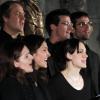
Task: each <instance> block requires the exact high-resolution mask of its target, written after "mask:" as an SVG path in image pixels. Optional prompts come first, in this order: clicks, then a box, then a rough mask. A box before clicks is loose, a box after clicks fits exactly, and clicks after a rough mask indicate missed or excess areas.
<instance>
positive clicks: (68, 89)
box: [48, 73, 91, 100]
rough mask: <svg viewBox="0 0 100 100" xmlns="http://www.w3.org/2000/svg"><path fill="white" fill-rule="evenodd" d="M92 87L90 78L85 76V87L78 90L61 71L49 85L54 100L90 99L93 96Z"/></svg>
mask: <svg viewBox="0 0 100 100" xmlns="http://www.w3.org/2000/svg"><path fill="white" fill-rule="evenodd" d="M90 87H91V86H90V80H89V79H88V78H86V77H84V87H83V89H82V90H76V89H74V88H73V87H72V86H71V85H70V84H69V83H68V82H67V80H66V79H65V78H64V77H63V75H62V74H61V73H59V74H57V75H56V76H54V77H53V78H52V79H51V81H50V83H49V85H48V88H49V91H50V94H51V96H52V98H53V100H89V99H90V98H91V93H90V91H91V88H90Z"/></svg>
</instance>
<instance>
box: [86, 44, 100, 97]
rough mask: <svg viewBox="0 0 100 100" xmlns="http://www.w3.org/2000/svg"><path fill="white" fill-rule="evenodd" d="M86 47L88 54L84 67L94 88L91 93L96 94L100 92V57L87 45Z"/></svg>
mask: <svg viewBox="0 0 100 100" xmlns="http://www.w3.org/2000/svg"><path fill="white" fill-rule="evenodd" d="M86 49H87V54H88V58H87V68H86V69H87V73H88V74H89V75H90V77H91V80H92V88H93V89H94V92H93V94H94V96H96V95H98V94H99V93H100V88H99V85H100V78H99V77H100V73H99V70H100V58H99V55H98V54H96V53H95V52H94V51H92V50H91V49H90V48H89V47H88V46H87V45H86Z"/></svg>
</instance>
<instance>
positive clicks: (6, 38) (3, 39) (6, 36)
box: [0, 29, 21, 46]
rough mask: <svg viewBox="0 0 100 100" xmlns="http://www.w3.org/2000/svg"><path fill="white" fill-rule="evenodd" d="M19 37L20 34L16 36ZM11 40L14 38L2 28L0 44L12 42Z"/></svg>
mask: <svg viewBox="0 0 100 100" xmlns="http://www.w3.org/2000/svg"><path fill="white" fill-rule="evenodd" d="M20 37H21V36H20V35H18V36H17V38H20ZM13 40H14V39H13V38H12V37H11V36H10V35H9V34H8V33H7V32H5V31H3V29H1V30H0V46H2V45H3V44H5V43H7V42H12V41H13Z"/></svg>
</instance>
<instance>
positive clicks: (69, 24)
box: [61, 22, 73, 26]
mask: <svg viewBox="0 0 100 100" xmlns="http://www.w3.org/2000/svg"><path fill="white" fill-rule="evenodd" d="M61 24H63V25H66V26H73V24H72V23H68V22H63V23H61Z"/></svg>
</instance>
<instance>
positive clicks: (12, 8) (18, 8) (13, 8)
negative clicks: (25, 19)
mask: <svg viewBox="0 0 100 100" xmlns="http://www.w3.org/2000/svg"><path fill="white" fill-rule="evenodd" d="M10 11H11V12H13V11H23V12H24V10H23V7H22V6H21V5H20V4H13V5H11V6H10Z"/></svg>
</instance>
